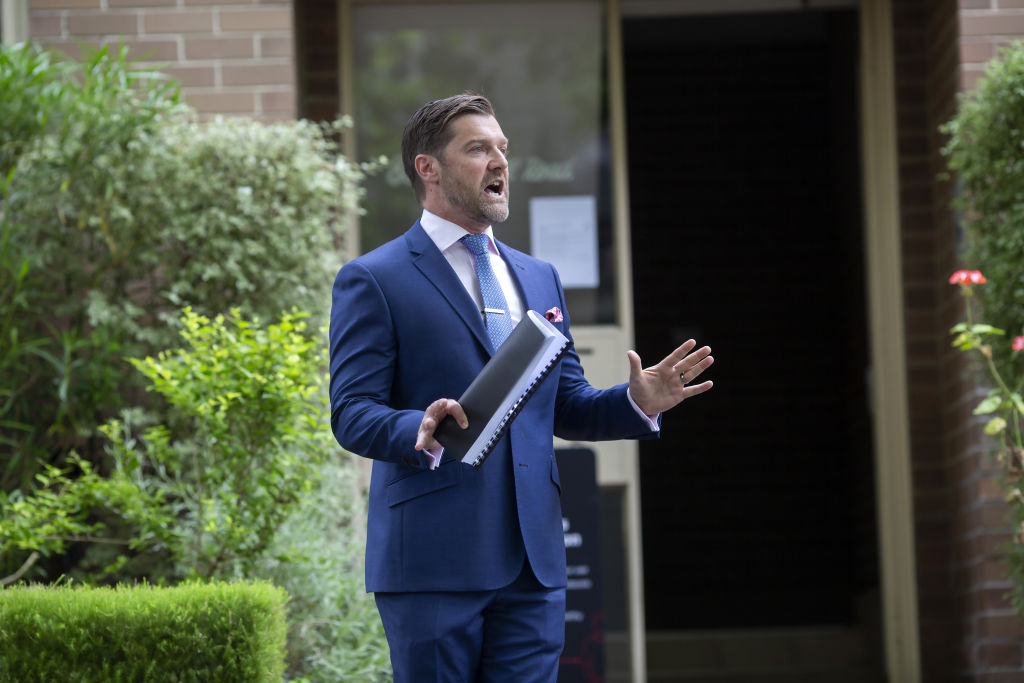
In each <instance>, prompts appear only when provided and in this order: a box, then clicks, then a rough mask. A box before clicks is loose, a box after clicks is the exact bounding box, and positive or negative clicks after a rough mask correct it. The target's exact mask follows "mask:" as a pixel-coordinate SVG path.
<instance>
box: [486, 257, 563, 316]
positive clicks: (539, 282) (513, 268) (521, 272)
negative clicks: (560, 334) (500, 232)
mask: <svg viewBox="0 0 1024 683" xmlns="http://www.w3.org/2000/svg"><path fill="white" fill-rule="evenodd" d="M498 249H499V250H501V255H502V257H503V258H504V259H505V262H506V263H508V265H509V272H510V273H512V278H513V279H514V280H515V283H516V285H517V286H518V287H519V293H520V295H522V297H523V315H526V311H528V310H531V309H532V310H534V311H538V310H547V309H546V308H545V309H542V308H540V307H542V306H544V304H545V302H546V300H547V299H550V298H551V295H550V292H549V291H548V290H546V289H545V287H544V286H543V281H544V278H543V276H538V274H533V273H530V270H529V264H528V263H527V262H526V259H524V258H522V255H521V254H520V253H519V252H518V251H516V250H515V249H512V248H511V247H509V246H508V245H506V244H504V243H502V242H498ZM556 303H557V302H556ZM550 305H551V304H550V303H549V304H548V306H550Z"/></svg>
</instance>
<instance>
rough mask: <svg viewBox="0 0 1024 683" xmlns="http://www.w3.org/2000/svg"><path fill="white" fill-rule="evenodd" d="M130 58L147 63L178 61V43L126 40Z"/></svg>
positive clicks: (142, 39) (141, 39) (171, 41)
mask: <svg viewBox="0 0 1024 683" xmlns="http://www.w3.org/2000/svg"><path fill="white" fill-rule="evenodd" d="M124 44H125V46H126V47H127V48H128V56H129V57H131V58H132V59H138V60H143V61H147V62H176V61H178V43H177V42H176V41H173V40H146V39H144V38H140V39H137V40H136V39H126V40H125V41H124Z"/></svg>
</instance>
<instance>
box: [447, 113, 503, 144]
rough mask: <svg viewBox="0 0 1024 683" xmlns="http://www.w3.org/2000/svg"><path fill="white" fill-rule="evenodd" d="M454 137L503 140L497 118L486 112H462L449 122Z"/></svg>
mask: <svg viewBox="0 0 1024 683" xmlns="http://www.w3.org/2000/svg"><path fill="white" fill-rule="evenodd" d="M451 125H452V131H453V132H454V134H455V135H454V137H456V138H461V139H472V140H475V139H488V140H489V139H492V138H500V139H501V140H503V141H505V134H504V133H503V132H502V131H501V126H500V125H498V121H497V119H495V118H494V117H493V116H490V115H487V114H463V115H462V116H460V117H458V118H457V119H455V120H454V121H452V123H451Z"/></svg>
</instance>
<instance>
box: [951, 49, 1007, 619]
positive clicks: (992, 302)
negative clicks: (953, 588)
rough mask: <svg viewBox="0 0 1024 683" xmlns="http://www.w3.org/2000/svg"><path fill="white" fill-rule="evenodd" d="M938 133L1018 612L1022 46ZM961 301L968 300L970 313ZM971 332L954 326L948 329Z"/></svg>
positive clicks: (1003, 58)
mask: <svg viewBox="0 0 1024 683" xmlns="http://www.w3.org/2000/svg"><path fill="white" fill-rule="evenodd" d="M942 130H943V132H944V133H946V134H947V135H948V136H949V141H948V143H947V145H946V147H945V148H944V150H943V151H944V153H945V154H946V155H947V157H948V164H949V168H950V170H951V171H953V172H954V174H955V176H956V178H957V180H958V182H959V185H960V189H961V195H960V197H959V198H958V199H957V200H956V201H955V206H956V207H957V208H958V209H959V210H960V211H961V212H962V216H963V223H964V225H965V228H966V230H965V236H966V245H965V247H966V249H965V253H964V254H963V260H964V262H965V265H967V266H968V267H969V268H971V269H977V270H980V271H981V272H982V273H983V274H984V276H985V278H986V279H987V282H985V283H984V284H983V285H980V286H977V287H968V288H967V294H968V295H969V296H970V295H972V294H973V295H976V296H977V297H978V298H979V299H980V300H981V313H980V316H979V319H980V320H984V322H985V325H983V326H981V328H982V329H983V332H982V333H981V334H977V335H975V336H976V337H977V339H976V340H972V339H971V337H970V335H968V334H961V335H960V336H959V338H958V339H957V341H955V342H954V345H958V346H960V347H961V348H966V349H968V350H976V351H978V352H980V353H981V357H982V358H984V362H985V364H988V362H989V359H991V366H990V369H991V370H992V371H993V372H992V374H991V377H992V378H995V379H996V380H997V385H996V386H995V388H994V389H993V391H992V392H991V393H990V394H989V397H988V398H987V399H986V400H985V401H983V402H982V404H981V405H980V406H979V407H978V408H977V409H976V410H975V414H985V415H989V416H990V417H991V416H998V417H999V419H997V420H992V419H990V420H989V422H988V426H987V427H986V433H988V434H990V435H992V436H994V437H995V438H996V439H998V441H993V443H994V444H998V446H997V448H998V451H999V452H998V458H999V461H1000V462H1001V464H1002V466H1003V470H1004V473H1005V474H1006V482H1005V483H1006V484H1007V486H1006V488H1007V492H1008V494H1007V498H1006V500H1007V502H1008V503H1009V509H1010V518H1011V520H1012V523H1013V525H1014V532H1015V536H1016V542H1014V543H1013V544H1009V549H1008V555H1009V561H1010V578H1011V581H1012V582H1013V601H1014V604H1015V606H1016V607H1017V610H1018V611H1019V612H1021V613H1024V495H1022V494H1021V483H1020V480H1021V476H1022V472H1024V436H1022V432H1021V424H1020V414H1021V412H1022V411H1024V407H1022V406H1024V404H1022V403H1021V394H1022V393H1024V391H1022V389H1024V357H1022V354H1021V353H1020V352H1014V351H1013V350H1012V344H1013V342H1012V340H1013V339H1014V338H1016V337H1019V336H1021V335H1024V43H1021V42H1016V43H1013V44H1012V45H1009V46H1007V47H1004V48H1003V49H1002V50H1001V51H1000V56H999V57H998V58H997V59H994V60H992V61H991V62H989V65H988V67H987V68H986V71H985V75H984V77H983V78H982V79H981V80H980V82H979V83H978V87H977V89H976V90H975V91H973V92H971V93H968V94H966V95H964V96H963V97H962V98H961V100H960V106H959V110H958V112H957V114H956V116H955V117H954V118H953V119H952V120H950V121H949V122H948V123H947V124H945V125H944V126H943V127H942ZM969 306H970V301H969V300H968V318H969V319H970V307H969ZM977 327H978V326H975V329H977ZM991 327H994V328H997V330H998V331H996V332H993V331H992V330H991ZM971 329H972V328H971V326H970V325H961V326H959V327H957V328H954V331H963V330H971ZM1004 333H1005V334H1004ZM964 342H966V343H964Z"/></svg>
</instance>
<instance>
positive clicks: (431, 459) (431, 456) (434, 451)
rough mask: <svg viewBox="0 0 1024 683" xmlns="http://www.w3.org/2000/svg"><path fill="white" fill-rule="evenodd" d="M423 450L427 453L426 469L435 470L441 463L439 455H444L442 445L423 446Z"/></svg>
mask: <svg viewBox="0 0 1024 683" xmlns="http://www.w3.org/2000/svg"><path fill="white" fill-rule="evenodd" d="M423 452H424V453H426V455H427V469H429V470H436V469H437V466H438V465H440V464H441V456H442V455H444V447H443V446H442V447H440V448H424V449H423Z"/></svg>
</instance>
